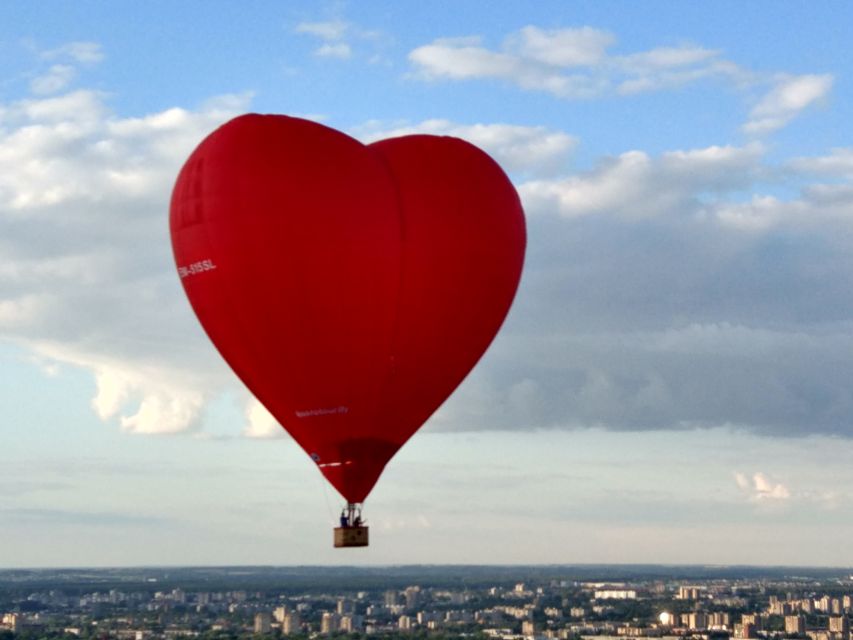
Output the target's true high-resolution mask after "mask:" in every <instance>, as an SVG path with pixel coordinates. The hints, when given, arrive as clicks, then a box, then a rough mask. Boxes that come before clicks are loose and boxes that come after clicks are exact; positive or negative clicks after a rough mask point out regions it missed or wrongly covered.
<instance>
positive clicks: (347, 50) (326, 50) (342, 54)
mask: <svg viewBox="0 0 853 640" xmlns="http://www.w3.org/2000/svg"><path fill="white" fill-rule="evenodd" d="M314 55H317V56H320V57H321V58H340V59H341V60H345V59H346V58H349V57H350V56H351V55H352V48H351V47H350V46H349V45H348V44H346V43H345V42H338V43H336V44H324V45H322V46H320V47H318V48H317V50H316V51H314Z"/></svg>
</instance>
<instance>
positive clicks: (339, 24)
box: [296, 20, 350, 40]
mask: <svg viewBox="0 0 853 640" xmlns="http://www.w3.org/2000/svg"><path fill="white" fill-rule="evenodd" d="M349 28H350V25H349V23H347V22H345V21H343V20H327V21H324V22H300V23H299V24H298V25H296V33H305V34H308V35H312V36H316V37H318V38H321V39H322V40H341V39H343V37H344V36H345V35H346V33H347V31H348V30H349Z"/></svg>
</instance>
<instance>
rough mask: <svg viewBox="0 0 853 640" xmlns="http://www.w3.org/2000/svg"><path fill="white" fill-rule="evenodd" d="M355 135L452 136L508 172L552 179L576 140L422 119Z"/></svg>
mask: <svg viewBox="0 0 853 640" xmlns="http://www.w3.org/2000/svg"><path fill="white" fill-rule="evenodd" d="M355 133H356V135H357V136H358V137H359V138H360V139H362V140H364V141H366V142H373V141H375V140H381V139H383V138H394V137H399V136H406V135H411V134H416V133H426V134H431V135H439V136H454V137H457V138H462V139H463V140H467V141H468V142H471V143H472V144H474V145H476V146H478V147H480V148H481V149H483V150H484V151H486V152H487V153H489V154H490V155H491V156H492V157H494V158H495V160H497V162H498V164H500V165H501V167H503V168H504V170H506V171H508V172H509V173H520V174H535V175H544V176H553V175H556V174H558V173H560V172H563V171H565V170H566V168H567V166H568V162H569V158H570V156H571V154H572V152H573V151H574V149H575V148H576V146H577V143H578V141H577V138H575V137H574V136H570V135H568V134H566V133H563V132H561V131H554V130H550V129H547V128H546V127H529V126H522V125H510V124H473V125H463V124H458V123H454V122H450V121H449V120H440V119H435V120H425V121H423V122H420V123H418V124H414V125H404V126H397V127H391V128H388V127H385V126H383V124H382V123H380V122H373V123H368V125H367V126H364V127H361V128H359V129H358V130H356V132H355Z"/></svg>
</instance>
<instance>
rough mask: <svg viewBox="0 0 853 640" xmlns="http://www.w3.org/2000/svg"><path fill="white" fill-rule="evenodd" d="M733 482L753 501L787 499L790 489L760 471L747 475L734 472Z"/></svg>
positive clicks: (789, 495)
mask: <svg viewBox="0 0 853 640" xmlns="http://www.w3.org/2000/svg"><path fill="white" fill-rule="evenodd" d="M735 482H736V483H737V486H738V488H739V489H740V490H741V491H743V492H744V493H746V494H748V496H749V499H750V500H752V501H754V502H760V501H767V500H770V501H773V500H788V499H789V498H790V497H791V491H790V490H789V489H788V487H786V486H785V485H783V484H782V483H780V482H774V481H772V480H771V479H770V478H768V477H767V476H766V475H765V474H763V473H761V472H760V471H758V472H756V473H754V474H752V476H751V477H747V476H746V475H744V474H743V473H740V472H738V473H735Z"/></svg>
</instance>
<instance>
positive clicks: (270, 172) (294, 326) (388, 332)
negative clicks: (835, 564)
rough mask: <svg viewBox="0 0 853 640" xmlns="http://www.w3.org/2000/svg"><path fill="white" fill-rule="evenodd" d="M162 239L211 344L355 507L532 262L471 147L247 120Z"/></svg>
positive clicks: (238, 124)
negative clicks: (365, 140)
mask: <svg viewBox="0 0 853 640" xmlns="http://www.w3.org/2000/svg"><path fill="white" fill-rule="evenodd" d="M170 228H171V234H172V247H173V250H174V255H175V261H176V264H177V267H178V274H179V276H180V277H181V281H182V284H183V286H184V290H185V291H186V294H187V296H188V298H189V300H190V303H191V304H192V307H193V309H194V310H195V313H196V315H197V316H198V318H199V320H200V322H201V324H202V326H203V327H204V329H205V331H206V332H207V334H208V336H210V338H211V340H212V341H213V343H214V344H215V345H216V347H217V349H218V350H219V351H220V353H221V354H222V356H223V357H224V358H225V360H226V361H227V362H228V363H229V365H230V366H231V367H232V368H233V369H234V371H235V372H236V373H237V375H238V376H239V377H240V378H241V379H242V381H243V382H244V383H245V384H246V386H247V387H248V388H249V389H250V390H251V391H252V393H253V394H254V395H255V396H256V397H257V398H258V400H260V402H261V403H263V404H264V405H265V406H266V407H267V409H269V411H270V412H271V413H272V414H273V416H275V418H276V419H277V420H278V421H279V422H280V424H281V425H282V426H283V427H284V428H285V429H286V430H287V431H288V432H289V433H290V434H291V435H292V436H293V438H294V439H295V440H296V441H297V442H298V443H299V444H300V445H301V446H302V447H303V449H305V451H306V452H307V453H308V454H309V455H310V456H311V458H312V459H313V460H314V461H315V462H316V463H317V465H318V466H319V467H320V470H321V471H322V472H323V474H324V475H325V476H326V478H328V480H329V481H330V482H331V483H332V484H333V485H334V486H335V488H337V490H338V491H339V492H340V493H341V494H342V495H343V496H344V497H345V498H346V499H347V500H348V501H349V502H362V501H363V500H364V498H366V497H367V494H368V493H369V492H370V490H371V489H372V488H373V486H374V484H375V483H376V480H377V479H378V477H379V475H380V474H381V472H382V469H383V468H384V467H385V464H386V463H387V462H388V460H389V459H390V458H391V457H392V456H393V455H394V454H395V453H396V451H397V450H398V449H399V448H400V447H401V446H402V445H403V444H404V443H405V442H406V440H408V439H409V437H410V436H411V435H412V434H413V433H414V432H415V431H416V430H417V429H418V428H419V427H420V426H421V425H422V424H423V423H424V422H425V421H426V420H427V418H429V416H430V415H431V414H432V413H433V412H434V411H435V410H436V409H437V408H438V407H439V405H441V403H442V402H444V400H445V399H446V398H447V396H448V395H450V393H451V392H452V391H453V390H454V389H455V388H456V387H457V386H458V385H459V383H460V382H461V381H462V380H463V378H464V377H465V376H466V375H467V374H468V372H469V371H470V370H471V368H472V367H473V366H474V365H475V364H476V362H477V360H478V359H479V358H480V356H481V355H482V354H483V352H484V351H485V350H486V348H487V347H488V345H489V343H490V342H491V341H492V339H493V338H494V336H495V334H496V333H497V331H498V329H499V327H500V325H501V323H502V322H503V319H504V317H505V316H506V313H507V311H508V310H509V307H510V304H511V303H512V299H513V297H514V295H515V291H516V288H517V286H518V282H519V278H520V275H521V268H522V263H523V259H524V248H525V228H524V215H523V212H522V209H521V204H520V202H519V199H518V195H517V194H516V192H515V189H514V188H513V186H512V184H511V183H510V182H509V180H508V179H507V177H506V175H505V174H504V173H503V171H502V170H501V169H500V167H499V166H498V165H497V164H496V163H495V162H494V161H493V160H492V159H491V158H489V156H487V155H486V154H485V153H483V152H482V151H480V150H479V149H477V148H476V147H474V146H473V145H471V144H469V143H467V142H464V141H462V140H459V139H456V138H448V137H438V136H426V135H415V136H405V137H401V138H393V139H389V140H383V141H380V142H376V143H374V144H372V145H363V144H362V143H360V142H358V141H357V140H354V139H353V138H350V137H349V136H347V135H345V134H343V133H340V132H338V131H335V130H334V129H331V128H328V127H325V126H322V125H319V124H316V123H313V122H310V121H307V120H302V119H298V118H290V117H286V116H261V115H256V114H249V115H245V116H240V117H238V118H235V119H234V120H231V121H230V122H228V123H226V124H225V125H223V126H222V127H220V128H219V129H217V130H216V131H214V132H213V133H212V134H211V135H210V136H208V137H207V138H206V139H205V140H204V141H203V142H202V143H201V144H200V145H199V146H198V148H197V149H196V150H195V151H194V152H193V153H192V155H191V156H190V158H189V159H188V160H187V162H186V164H185V165H184V167H183V168H182V170H181V172H180V174H179V176H178V179H177V183H176V184H175V188H174V191H173V194H172V202H171V214H170Z"/></svg>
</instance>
